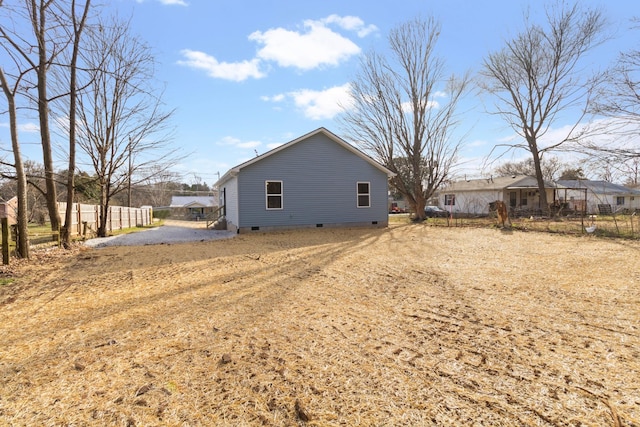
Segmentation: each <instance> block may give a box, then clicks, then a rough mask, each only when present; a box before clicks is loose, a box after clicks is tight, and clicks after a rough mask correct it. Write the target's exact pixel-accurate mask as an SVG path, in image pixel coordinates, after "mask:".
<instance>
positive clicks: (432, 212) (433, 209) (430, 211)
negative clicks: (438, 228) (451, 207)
mask: <svg viewBox="0 0 640 427" xmlns="http://www.w3.org/2000/svg"><path fill="white" fill-rule="evenodd" d="M424 213H425V215H426V216H427V218H446V217H448V216H449V212H447V211H445V210H444V209H440V208H439V207H437V206H426V207H425V208H424Z"/></svg>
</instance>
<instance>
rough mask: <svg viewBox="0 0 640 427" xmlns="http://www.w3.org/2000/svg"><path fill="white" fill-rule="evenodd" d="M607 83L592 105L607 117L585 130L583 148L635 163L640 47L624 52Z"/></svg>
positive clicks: (638, 25) (639, 149) (639, 153)
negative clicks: (639, 48)
mask: <svg viewBox="0 0 640 427" xmlns="http://www.w3.org/2000/svg"><path fill="white" fill-rule="evenodd" d="M631 29H635V30H636V31H638V30H640V18H633V19H632V26H631ZM605 83H606V84H605V85H604V86H603V89H602V90H601V91H600V92H599V93H598V97H597V99H596V100H595V102H594V103H593V108H592V110H593V112H594V113H595V114H598V115H601V116H604V119H603V120H599V121H596V122H594V123H592V124H591V125H590V127H589V128H588V129H587V130H586V131H585V134H586V135H587V138H585V139H584V140H583V141H581V142H580V144H579V145H580V147H581V148H582V149H583V150H581V151H582V152H586V153H587V154H589V155H590V156H595V157H596V158H597V159H599V160H601V161H602V162H604V163H610V164H611V165H612V166H613V167H615V166H616V165H618V164H620V163H623V164H625V163H628V162H629V161H631V162H630V163H629V164H630V165H633V160H634V159H639V158H640V145H639V135H640V50H637V49H632V50H630V51H628V52H621V53H620V55H619V57H618V59H617V61H616V62H615V64H614V65H613V66H612V67H611V69H610V70H609V71H608V72H607V73H606V80H605ZM632 180H633V178H632ZM636 180H637V179H636Z"/></svg>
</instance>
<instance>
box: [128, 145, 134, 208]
mask: <svg viewBox="0 0 640 427" xmlns="http://www.w3.org/2000/svg"><path fill="white" fill-rule="evenodd" d="M128 149H129V177H128V178H129V183H128V189H127V206H128V207H131V169H132V166H131V151H132V150H133V147H132V141H131V135H129V147H128Z"/></svg>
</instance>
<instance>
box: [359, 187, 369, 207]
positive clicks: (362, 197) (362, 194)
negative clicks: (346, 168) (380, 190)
mask: <svg viewBox="0 0 640 427" xmlns="http://www.w3.org/2000/svg"><path fill="white" fill-rule="evenodd" d="M356 187H357V192H358V207H359V208H368V207H370V206H371V201H370V198H371V197H370V188H369V187H370V185H369V183H368V182H358V183H357V184H356Z"/></svg>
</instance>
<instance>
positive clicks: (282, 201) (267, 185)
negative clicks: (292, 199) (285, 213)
mask: <svg viewBox="0 0 640 427" xmlns="http://www.w3.org/2000/svg"><path fill="white" fill-rule="evenodd" d="M270 182H279V183H280V193H279V194H269V193H267V188H268V187H269V183H270ZM269 196H271V197H273V196H280V207H279V208H270V207H269ZM264 207H265V208H266V209H267V210H268V211H281V210H283V209H284V184H283V182H282V181H281V180H278V179H268V180H266V181H265V182H264Z"/></svg>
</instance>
